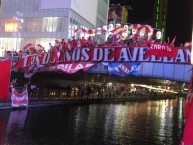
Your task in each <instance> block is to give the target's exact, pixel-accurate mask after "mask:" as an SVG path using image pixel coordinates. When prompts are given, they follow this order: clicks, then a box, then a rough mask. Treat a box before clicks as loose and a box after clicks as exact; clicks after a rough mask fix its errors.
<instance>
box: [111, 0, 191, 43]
mask: <svg viewBox="0 0 193 145" xmlns="http://www.w3.org/2000/svg"><path fill="white" fill-rule="evenodd" d="M192 1H193V0H168V16H167V29H166V37H170V41H171V39H173V37H174V36H176V42H175V44H176V45H179V44H180V43H185V42H186V41H190V40H191V37H192V22H193V15H192V14H193V12H192V5H193V3H192ZM112 3H114V4H117V3H119V4H121V5H126V6H128V5H129V6H131V7H132V8H133V10H132V11H129V19H128V23H139V24H150V25H151V24H152V20H153V6H154V0H110V4H112Z"/></svg>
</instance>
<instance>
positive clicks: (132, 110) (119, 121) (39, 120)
mask: <svg viewBox="0 0 193 145" xmlns="http://www.w3.org/2000/svg"><path fill="white" fill-rule="evenodd" d="M182 104H183V100H182V99H178V100H177V99H176V100H166V101H147V102H128V103H124V104H95V105H82V106H63V107H47V108H45V107H44V108H33V109H28V111H23V112H21V111H14V112H11V113H10V112H4V116H3V117H2V116H0V121H1V122H0V123H1V124H3V125H4V127H3V129H2V127H1V126H0V127H1V128H0V129H1V131H0V135H1V132H4V130H6V131H5V133H4V135H1V136H0V137H1V138H2V140H3V142H2V143H1V144H2V145H13V144H14V145H60V144H61V145H87V144H88V145H139V144H140V145H150V144H152V145H164V144H165V145H176V144H179V140H180V138H181V134H182V130H183V116H182V112H183V111H182ZM9 115H10V116H9ZM7 116H9V118H8V117H7ZM2 118H3V120H2ZM7 118H8V119H7ZM6 121H7V124H6V123H5V122H6Z"/></svg>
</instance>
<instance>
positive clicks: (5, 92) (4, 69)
mask: <svg viewBox="0 0 193 145" xmlns="http://www.w3.org/2000/svg"><path fill="white" fill-rule="evenodd" d="M10 72H11V60H7V61H2V62H0V99H4V100H6V99H8V97H9V81H10Z"/></svg>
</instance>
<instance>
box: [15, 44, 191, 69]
mask: <svg viewBox="0 0 193 145" xmlns="http://www.w3.org/2000/svg"><path fill="white" fill-rule="evenodd" d="M190 58H191V51H190V50H189V49H185V48H171V47H168V46H165V45H158V46H157V44H155V45H153V46H151V47H94V48H93V47H90V48H76V49H73V50H71V51H65V52H62V53H60V56H59V57H58V58H57V59H56V58H55V56H54V54H53V53H51V52H48V53H43V54H35V55H31V56H25V57H23V58H22V59H21V60H20V61H19V62H18V63H16V65H15V66H14V67H15V68H27V67H30V66H31V65H33V64H36V65H37V66H38V67H43V66H46V65H47V66H48V65H56V64H71V63H82V62H84V63H95V64H97V63H100V62H160V63H183V64H190Z"/></svg>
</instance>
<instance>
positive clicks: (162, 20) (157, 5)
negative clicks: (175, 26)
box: [153, 0, 168, 39]
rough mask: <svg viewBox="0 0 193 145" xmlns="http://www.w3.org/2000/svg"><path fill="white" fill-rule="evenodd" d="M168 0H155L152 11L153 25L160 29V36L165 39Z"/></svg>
mask: <svg viewBox="0 0 193 145" xmlns="http://www.w3.org/2000/svg"><path fill="white" fill-rule="evenodd" d="M167 8H168V0H155V1H154V10H153V11H154V12H153V27H154V28H157V29H162V36H163V39H165V34H166V22H167Z"/></svg>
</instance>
